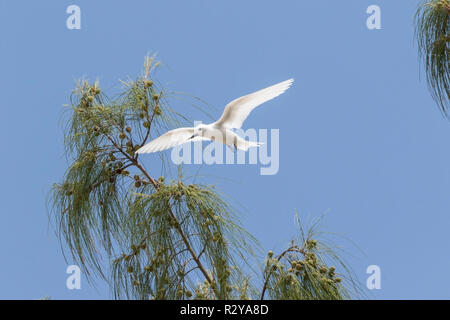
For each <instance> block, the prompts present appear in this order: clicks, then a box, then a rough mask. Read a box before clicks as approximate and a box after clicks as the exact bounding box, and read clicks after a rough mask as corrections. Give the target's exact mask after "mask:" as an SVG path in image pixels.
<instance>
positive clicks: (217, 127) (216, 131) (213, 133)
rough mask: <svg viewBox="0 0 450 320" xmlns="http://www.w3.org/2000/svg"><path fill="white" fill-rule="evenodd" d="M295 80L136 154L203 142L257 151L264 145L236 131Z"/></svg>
mask: <svg viewBox="0 0 450 320" xmlns="http://www.w3.org/2000/svg"><path fill="white" fill-rule="evenodd" d="M293 82H294V79H289V80H286V81H283V82H280V83H277V84H275V85H273V86H270V87H267V88H265V89H262V90H259V91H256V92H253V93H250V94H248V95H246V96H242V97H240V98H237V99H235V100H233V101H231V102H230V103H228V104H227V105H226V107H225V110H224V112H223V114H222V116H221V117H220V119H219V120H217V121H216V122H213V123H210V124H199V125H198V126H196V127H191V128H178V129H174V130H170V131H168V132H166V133H165V134H163V135H161V136H159V137H158V138H156V139H154V140H152V141H150V142H149V143H147V144H146V145H144V146H142V147H141V148H139V149H138V150H137V151H136V153H152V152H158V151H163V150H167V149H170V148H173V147H175V146H177V145H180V144H183V143H186V142H194V141H201V140H209V141H217V142H221V143H223V144H225V145H227V146H228V147H230V148H232V149H239V150H244V151H247V150H248V148H250V147H257V146H259V145H260V143H258V142H255V141H247V140H245V139H243V138H241V137H239V136H238V135H237V134H236V133H235V132H233V131H232V129H240V128H241V127H242V124H243V123H244V121H245V119H246V118H247V117H248V115H249V114H250V112H251V111H252V110H253V109H254V108H256V107H257V106H259V105H260V104H263V103H264V102H266V101H269V100H271V99H273V98H275V97H278V96H279V95H280V94H282V93H283V92H285V91H286V90H287V89H288V88H289V87H290V86H291V84H292V83H293Z"/></svg>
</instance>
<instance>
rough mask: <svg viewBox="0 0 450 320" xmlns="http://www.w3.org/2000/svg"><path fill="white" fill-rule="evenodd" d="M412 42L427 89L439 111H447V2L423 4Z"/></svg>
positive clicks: (449, 95) (449, 6)
mask: <svg viewBox="0 0 450 320" xmlns="http://www.w3.org/2000/svg"><path fill="white" fill-rule="evenodd" d="M415 20H416V39H417V43H418V47H419V54H420V58H421V59H423V61H424V65H425V69H426V75H427V82H428V87H429V88H430V91H431V93H432V96H433V98H434V99H435V101H436V102H437V103H438V105H439V107H440V109H441V111H442V112H443V114H444V115H445V116H447V117H448V108H449V107H450V34H449V30H450V0H432V1H427V2H426V3H423V4H422V5H421V6H420V7H419V9H418V10H417V13H416V18H415Z"/></svg>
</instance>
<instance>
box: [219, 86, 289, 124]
mask: <svg viewBox="0 0 450 320" xmlns="http://www.w3.org/2000/svg"><path fill="white" fill-rule="evenodd" d="M293 81H294V79H289V80H286V81H283V82H280V83H277V84H275V85H273V86H270V87H267V88H265V89H262V90H259V91H256V92H253V93H251V94H248V95H246V96H242V97H240V98H237V99H235V100H233V101H231V102H230V103H229V104H227V105H226V107H225V110H224V112H223V114H222V116H221V117H220V119H219V120H217V122H216V125H219V126H221V127H224V128H227V129H233V128H236V129H239V128H241V127H242V124H243V123H244V121H245V119H247V117H248V115H249V114H250V112H252V110H253V109H254V108H256V107H257V106H259V105H260V104H262V103H264V102H266V101H269V100H271V99H273V98H275V97H278V96H279V95H280V94H282V93H283V92H285V91H286V90H287V89H288V88H289V87H290V86H291V84H292V82H293Z"/></svg>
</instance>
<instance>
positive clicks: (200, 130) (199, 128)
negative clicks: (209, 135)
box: [191, 123, 206, 139]
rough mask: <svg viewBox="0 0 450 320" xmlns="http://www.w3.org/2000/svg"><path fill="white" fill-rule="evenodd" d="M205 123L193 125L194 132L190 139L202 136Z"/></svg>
mask: <svg viewBox="0 0 450 320" xmlns="http://www.w3.org/2000/svg"><path fill="white" fill-rule="evenodd" d="M205 130H206V125H205V124H203V123H201V124H199V125H197V126H195V127H194V134H193V135H192V137H191V139H193V138H195V137H198V136H202V135H203V134H204V133H205Z"/></svg>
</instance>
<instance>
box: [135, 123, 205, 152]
mask: <svg viewBox="0 0 450 320" xmlns="http://www.w3.org/2000/svg"><path fill="white" fill-rule="evenodd" d="M193 135H194V128H178V129H174V130H170V131H168V132H166V133H165V134H163V135H161V136H159V137H158V138H156V139H154V140H152V141H150V142H149V143H147V144H146V145H144V146H142V147H141V148H139V149H138V150H137V151H136V153H151V152H157V151H163V150H166V149H170V148H172V147H175V146H177V145H180V144H183V143H185V142H190V141H198V140H202V139H205V138H203V137H200V136H196V137H195V138H192V136H193Z"/></svg>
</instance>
